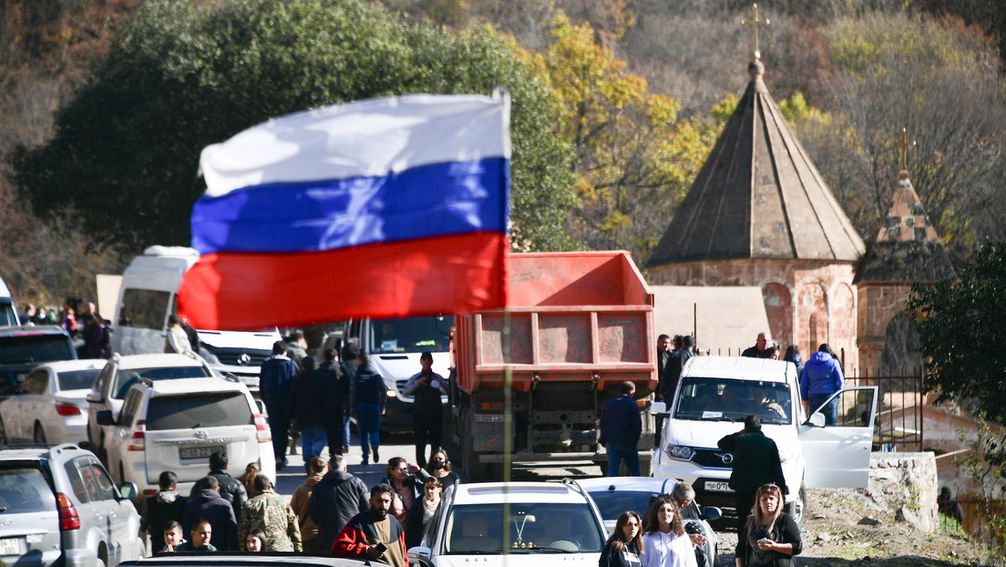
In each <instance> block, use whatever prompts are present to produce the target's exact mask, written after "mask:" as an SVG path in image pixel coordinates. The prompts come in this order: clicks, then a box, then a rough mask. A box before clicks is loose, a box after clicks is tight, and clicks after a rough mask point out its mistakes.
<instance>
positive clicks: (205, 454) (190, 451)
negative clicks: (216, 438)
mask: <svg viewBox="0 0 1006 567" xmlns="http://www.w3.org/2000/svg"><path fill="white" fill-rule="evenodd" d="M216 451H219V452H220V453H221V454H223V452H224V448H223V446H222V445H211V446H209V447H182V448H181V449H178V458H180V459H183V460H192V459H208V458H210V455H212V454H213V453H214V452H216Z"/></svg>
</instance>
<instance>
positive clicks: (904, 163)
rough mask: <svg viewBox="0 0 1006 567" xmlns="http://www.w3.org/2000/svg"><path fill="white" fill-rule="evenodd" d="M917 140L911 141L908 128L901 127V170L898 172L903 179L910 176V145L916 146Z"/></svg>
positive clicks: (899, 158) (899, 153) (899, 143)
mask: <svg viewBox="0 0 1006 567" xmlns="http://www.w3.org/2000/svg"><path fill="white" fill-rule="evenodd" d="M914 145H915V140H912V141H911V143H909V141H908V129H907V128H902V129H901V139H900V140H898V166H899V168H900V171H899V172H898V177H900V178H901V179H907V178H908V148H909V146H914Z"/></svg>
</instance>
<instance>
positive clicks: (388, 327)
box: [345, 316, 454, 431]
mask: <svg viewBox="0 0 1006 567" xmlns="http://www.w3.org/2000/svg"><path fill="white" fill-rule="evenodd" d="M453 326H454V317H451V316H436V317H403V318H401V319H377V320H375V319H356V320H353V321H350V322H349V323H348V330H347V331H346V333H345V336H346V340H347V341H348V342H349V343H350V344H356V345H357V346H359V347H360V350H361V351H363V352H365V353H367V354H368V355H370V363H371V365H372V366H373V367H374V370H376V371H377V372H378V373H380V375H381V376H382V377H383V378H384V383H385V384H386V385H387V387H388V389H389V390H391V391H392V392H395V394H396V395H395V396H391V397H389V399H388V403H387V414H385V416H384V417H382V418H381V427H382V429H385V430H390V431H411V430H412V404H413V403H414V402H415V400H414V399H413V397H412V396H407V395H405V383H406V382H407V381H408V380H409V378H411V377H412V376H413V375H414V374H416V373H417V372H419V371H420V370H421V369H422V365H421V364H419V356H420V355H421V354H422V353H423V352H429V353H431V354H432V355H433V371H434V372H436V373H437V374H440V375H441V376H443V377H444V378H447V376H448V374H449V372H450V366H451V355H450V336H451V327H453ZM442 399H443V402H444V403H445V404H446V403H447V397H446V396H444V397H443V398H442Z"/></svg>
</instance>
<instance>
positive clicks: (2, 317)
mask: <svg viewBox="0 0 1006 567" xmlns="http://www.w3.org/2000/svg"><path fill="white" fill-rule="evenodd" d="M14 325H17V321H16V320H15V319H14V307H13V306H12V305H11V304H10V303H7V302H6V301H0V327H11V326H14Z"/></svg>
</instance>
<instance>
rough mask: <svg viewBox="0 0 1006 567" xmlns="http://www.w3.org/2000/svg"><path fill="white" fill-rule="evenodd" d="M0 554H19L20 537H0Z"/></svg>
mask: <svg viewBox="0 0 1006 567" xmlns="http://www.w3.org/2000/svg"><path fill="white" fill-rule="evenodd" d="M0 555H5V556H6V555H21V538H19V537H6V538H3V539H0Z"/></svg>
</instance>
